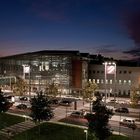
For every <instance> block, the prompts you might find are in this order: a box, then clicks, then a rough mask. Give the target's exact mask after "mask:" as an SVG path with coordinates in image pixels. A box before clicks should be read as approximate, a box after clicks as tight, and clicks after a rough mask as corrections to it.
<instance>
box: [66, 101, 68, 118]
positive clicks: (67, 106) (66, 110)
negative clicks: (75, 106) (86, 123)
mask: <svg viewBox="0 0 140 140" xmlns="http://www.w3.org/2000/svg"><path fill="white" fill-rule="evenodd" d="M67 113H68V103H66V118H67Z"/></svg>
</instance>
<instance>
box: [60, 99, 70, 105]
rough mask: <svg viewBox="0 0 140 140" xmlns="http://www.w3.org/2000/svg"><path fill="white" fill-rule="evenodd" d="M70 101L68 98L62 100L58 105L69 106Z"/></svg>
mask: <svg viewBox="0 0 140 140" xmlns="http://www.w3.org/2000/svg"><path fill="white" fill-rule="evenodd" d="M71 103H72V101H70V100H62V101H61V102H60V103H59V105H63V106H71Z"/></svg>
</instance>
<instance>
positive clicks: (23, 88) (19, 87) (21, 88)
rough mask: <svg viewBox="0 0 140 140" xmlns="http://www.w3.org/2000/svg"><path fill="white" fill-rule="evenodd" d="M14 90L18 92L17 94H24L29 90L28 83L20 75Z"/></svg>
mask: <svg viewBox="0 0 140 140" xmlns="http://www.w3.org/2000/svg"><path fill="white" fill-rule="evenodd" d="M12 88H13V92H14V93H15V94H16V95H20V96H22V95H24V94H25V93H26V92H27V90H28V88H29V87H28V86H27V83H26V82H25V81H24V80H23V79H22V78H20V77H18V78H17V81H16V83H15V84H14V85H13V87H12Z"/></svg>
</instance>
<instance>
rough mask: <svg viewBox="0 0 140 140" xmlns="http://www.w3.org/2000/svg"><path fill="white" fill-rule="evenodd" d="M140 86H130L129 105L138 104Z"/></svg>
mask: <svg viewBox="0 0 140 140" xmlns="http://www.w3.org/2000/svg"><path fill="white" fill-rule="evenodd" d="M138 93H140V87H139V88H136V87H132V89H131V93H130V100H131V105H132V106H133V107H135V106H137V105H138V101H139V100H140V94H138Z"/></svg>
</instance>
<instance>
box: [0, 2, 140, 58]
mask: <svg viewBox="0 0 140 140" xmlns="http://www.w3.org/2000/svg"><path fill="white" fill-rule="evenodd" d="M0 19H1V20H0V49H1V51H0V56H7V55H12V54H19V53H26V52H34V51H40V50H79V51H80V52H87V53H90V54H98V53H100V54H102V55H103V56H107V57H113V58H116V59H136V58H139V57H140V1H139V0H1V1H0Z"/></svg>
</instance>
